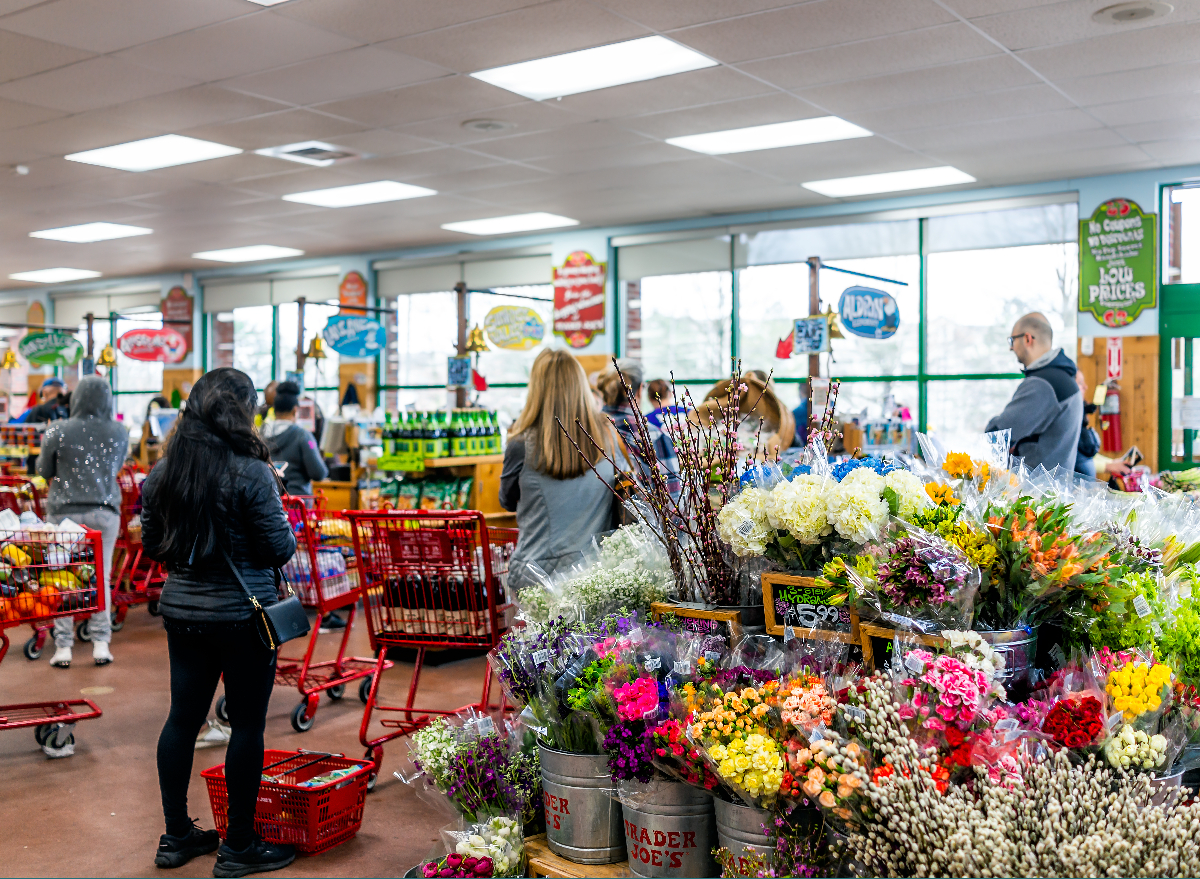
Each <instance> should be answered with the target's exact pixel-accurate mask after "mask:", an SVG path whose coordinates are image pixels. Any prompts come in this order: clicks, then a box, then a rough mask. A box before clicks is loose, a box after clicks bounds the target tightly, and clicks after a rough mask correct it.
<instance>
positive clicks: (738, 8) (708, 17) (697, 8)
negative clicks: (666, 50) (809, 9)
mask: <svg viewBox="0 0 1200 879" xmlns="http://www.w3.org/2000/svg"><path fill="white" fill-rule="evenodd" d="M597 5H599V6H603V7H605V8H606V9H609V10H611V11H613V12H615V13H617V14H618V15H623V16H624V17H626V18H632V19H633V20H634V21H636V22H639V23H640V24H644V25H645V26H646V27H648V28H651V29H653V30H656V31H669V30H672V29H673V28H680V27H688V26H690V25H696V24H704V23H705V22H710V21H722V20H724V19H727V18H735V17H737V16H740V15H748V14H750V13H752V12H763V11H764V10H767V9H779V8H780V7H783V6H794V5H796V0H689V2H687V3H680V2H678V0H597Z"/></svg>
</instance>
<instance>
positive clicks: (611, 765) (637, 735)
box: [604, 721, 654, 784]
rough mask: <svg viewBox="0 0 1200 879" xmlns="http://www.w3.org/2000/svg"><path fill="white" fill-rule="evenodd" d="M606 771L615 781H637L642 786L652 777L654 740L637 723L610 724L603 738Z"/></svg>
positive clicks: (640, 723)
mask: <svg viewBox="0 0 1200 879" xmlns="http://www.w3.org/2000/svg"><path fill="white" fill-rule="evenodd" d="M604 750H605V751H606V752H607V753H608V770H609V772H611V773H612V777H613V778H615V779H617V780H618V781H630V780H632V779H637V780H638V781H640V782H642V783H643V784H647V783H649V781H650V779H651V778H653V777H654V738H653V736H651V735H650V734H649V733H648V732H647V731H646V726H645V724H644V723H642V722H641V721H638V722H635V723H614V724H613V725H612V726H610V727H609V728H608V732H607V733H606V734H605V736H604Z"/></svg>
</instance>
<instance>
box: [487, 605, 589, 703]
mask: <svg viewBox="0 0 1200 879" xmlns="http://www.w3.org/2000/svg"><path fill="white" fill-rule="evenodd" d="M579 629H580V627H579V624H578V623H573V622H568V621H567V620H565V619H563V618H562V617H557V618H556V619H553V620H551V621H550V622H549V623H548V624H547V625H546V626H544V627H542V628H533V627H530V626H526V627H524V628H521V629H510V630H509V631H508V633H507V634H505V636H504V637H503V638H501V639H500V644H499V645H498V646H497V647H496V649H494V650H493V651H492V652H491V653H490V654H488V659H489V660H490V661H491V664H492V668H494V669H495V670H496V675H497V677H499V678H500V685H501V686H502V687H503V688H504V692H505V694H506V695H507V696H508V698H509V699H511V700H512V701H513V702H515V703H516V704H518V705H522V706H524V705H528V704H529V703H530V702H532V701H533V699H534V698H535V697H536V696H537V695H538V693H539V692H541V691H542V690H543V689H544V687H545V684H546V681H545V680H544V676H545V675H546V674H548V673H549V670H550V668H552V664H551V663H539V662H538V661H537V660H536V657H537V656H538V655H539V654H540V653H541V652H542V651H546V653H545V654H544V655H546V656H549V657H556V656H558V655H559V654H560V653H561V652H562V650H563V646H564V644H565V643H566V641H567V639H568V638H570V637H571V636H572V635H575V634H577V633H578V632H579Z"/></svg>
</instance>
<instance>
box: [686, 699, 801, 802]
mask: <svg viewBox="0 0 1200 879" xmlns="http://www.w3.org/2000/svg"><path fill="white" fill-rule="evenodd" d="M778 689H779V681H778V680H770V681H768V682H766V683H764V684H763V685H762V686H760V687H742V688H741V689H736V688H733V689H730V690H728V691H727V690H724V689H723V688H722V687H721V686H719V685H718V684H715V683H712V682H708V683H705V684H704V685H703V686H702V687H700V688H698V689H697V693H696V700H695V701H696V709H695V710H694V711H693V712H692V716H691V718H690V722H689V727H688V741H689V742H691V743H692V744H693V745H694V746H695V747H696V748H697V749H699V750H701V751H703V753H704V755H705V757H706V758H707V760H708V761H709V765H710V766H711V767H712V768H713V769H714V771H715V772H716V774H717V775H718V776H719V777H720V778H721V780H722V781H723V782H725V783H726V784H727V785H729V787H730V788H732V789H733V791H734V792H735V793H736V794H737V795H738V796H740V797H741V798H742V799H743V800H744V801H745V802H746V803H749V804H751V805H762V806H763V807H764V808H767V807H769V806H770V805H771V804H772V803H774V801H775V799H776V798H777V796H778V794H779V788H780V785H781V784H782V783H783V757H782V754H781V750H780V747H779V743H778V742H777V741H776V740H775V739H774V738H773V737H772V736H771V735H770V732H769V726H771V725H772V724H774V725H778V724H779V722H780V721H779V716H778V714H779V711H778V708H775V709H774V714H773V715H772V706H771V704H770V703H771V701H772V700H773V699H774V697H775V696H776V693H777V692H778Z"/></svg>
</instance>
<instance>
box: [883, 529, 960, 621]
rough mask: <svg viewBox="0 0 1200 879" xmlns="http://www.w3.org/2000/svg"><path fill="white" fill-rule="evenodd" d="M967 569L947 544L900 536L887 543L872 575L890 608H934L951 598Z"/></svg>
mask: <svg viewBox="0 0 1200 879" xmlns="http://www.w3.org/2000/svg"><path fill="white" fill-rule="evenodd" d="M970 569H971V566H970V563H969V562H967V561H966V559H965V558H963V557H962V554H961V553H960V552H958V551H957V549H956V548H954V547H952V546H950V545H949V544H945V545H941V546H939V545H937V544H935V543H933V542H932V541H919V540H916V539H915V538H912V537H902V538H900V539H899V540H897V541H896V542H895V543H893V544H892V545H891V547H890V552H889V553H888V558H887V560H886V561H884V562H883V563H882V564H880V565H879V567H878V568H877V569H876V576H877V577H878V578H879V588H880V589H881V590H882V591H883V594H884V596H885V597H886V598H887V600H888V603H889V604H891V606H892V607H906V608H911V607H917V608H919V607H926V606H929V605H932V606H934V607H938V606H940V605H943V604H946V603H947V602H950V601H953V600H954V599H955V597H956V596H957V594H958V592H959V590H961V589H962V587H963V585H964V583H966V579H967V575H968V574H969V573H970Z"/></svg>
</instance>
